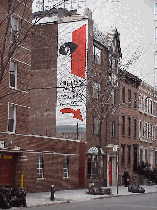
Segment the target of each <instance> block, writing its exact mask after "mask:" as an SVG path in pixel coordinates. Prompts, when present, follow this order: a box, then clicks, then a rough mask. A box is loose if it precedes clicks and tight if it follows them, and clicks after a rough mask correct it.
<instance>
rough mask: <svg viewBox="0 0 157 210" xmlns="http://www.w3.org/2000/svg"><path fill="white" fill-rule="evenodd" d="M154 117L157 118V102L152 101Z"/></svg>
mask: <svg viewBox="0 0 157 210" xmlns="http://www.w3.org/2000/svg"><path fill="white" fill-rule="evenodd" d="M154 116H156V117H157V101H154Z"/></svg>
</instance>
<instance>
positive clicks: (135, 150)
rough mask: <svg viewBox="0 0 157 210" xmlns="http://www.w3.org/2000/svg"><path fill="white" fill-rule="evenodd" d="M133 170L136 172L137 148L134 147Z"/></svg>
mask: <svg viewBox="0 0 157 210" xmlns="http://www.w3.org/2000/svg"><path fill="white" fill-rule="evenodd" d="M134 172H137V148H134Z"/></svg>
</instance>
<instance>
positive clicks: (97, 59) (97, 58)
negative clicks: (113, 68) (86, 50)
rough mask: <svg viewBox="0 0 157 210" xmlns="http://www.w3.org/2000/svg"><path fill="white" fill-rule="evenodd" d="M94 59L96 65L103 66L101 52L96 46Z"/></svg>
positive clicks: (94, 47)
mask: <svg viewBox="0 0 157 210" xmlns="http://www.w3.org/2000/svg"><path fill="white" fill-rule="evenodd" d="M93 59H94V62H95V63H97V64H101V50H100V49H99V48H98V47H96V46H95V45H94V46H93Z"/></svg>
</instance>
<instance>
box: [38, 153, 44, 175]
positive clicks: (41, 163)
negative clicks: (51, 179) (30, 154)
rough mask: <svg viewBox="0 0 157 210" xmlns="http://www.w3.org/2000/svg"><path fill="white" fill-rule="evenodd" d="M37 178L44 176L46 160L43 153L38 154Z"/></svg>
mask: <svg viewBox="0 0 157 210" xmlns="http://www.w3.org/2000/svg"><path fill="white" fill-rule="evenodd" d="M37 178H44V160H43V155H38V162H37Z"/></svg>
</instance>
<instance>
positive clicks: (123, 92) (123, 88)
mask: <svg viewBox="0 0 157 210" xmlns="http://www.w3.org/2000/svg"><path fill="white" fill-rule="evenodd" d="M122 103H123V104H124V103H125V87H122Z"/></svg>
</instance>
